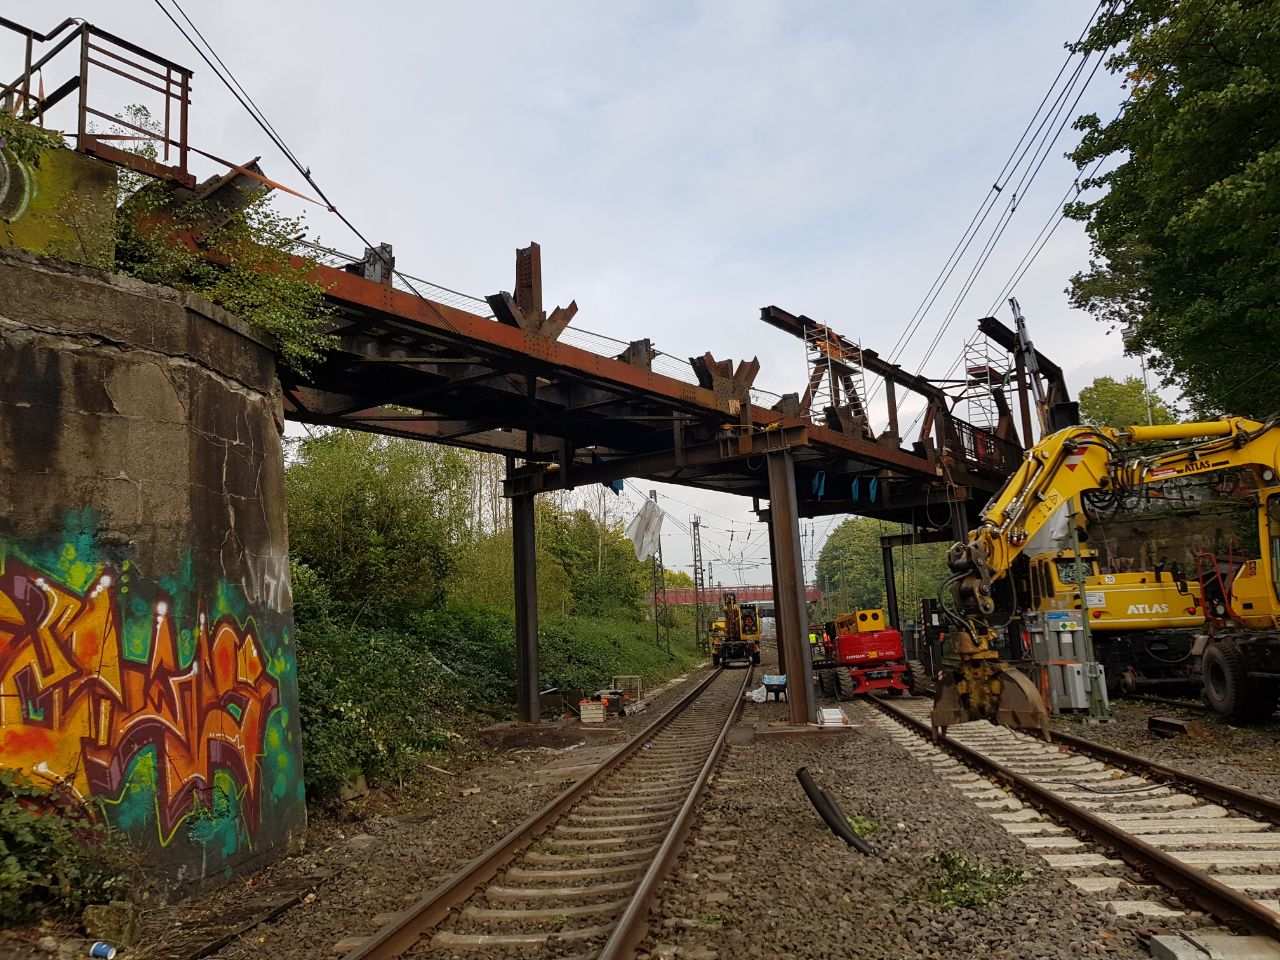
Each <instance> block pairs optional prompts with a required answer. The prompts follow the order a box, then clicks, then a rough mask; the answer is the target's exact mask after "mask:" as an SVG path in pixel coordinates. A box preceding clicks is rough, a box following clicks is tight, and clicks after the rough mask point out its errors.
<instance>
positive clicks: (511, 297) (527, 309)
mask: <svg viewBox="0 0 1280 960" xmlns="http://www.w3.org/2000/svg"><path fill="white" fill-rule="evenodd" d="M485 300H486V301H487V302H488V304H489V309H491V310H492V311H493V315H494V316H495V317H497V318H498V320H499V321H500V322H502V323H505V324H507V325H508V326H511V327H518V328H519V329H521V330H523V331H524V332H525V333H528V334H532V335H533V336H536V337H545V338H546V339H547V340H556V339H559V337H560V334H562V333H563V332H564V328H565V327H567V326H568V325H569V321H570V320H572V319H573V318H574V317H575V316H576V315H577V313H578V302H577V301H576V300H571V301H570V302H569V305H568V306H567V307H556V308H555V309H554V310H552V311H551V314H550V316H548V315H547V312H546V311H545V310H543V309H542V248H541V247H540V246H538V244H536V243H530V244H529V246H527V247H520V248H518V249H517V250H516V283H515V293H514V294H510V293H507V292H506V291H502V292H500V293H495V294H492V295H491V296H488V297H485Z"/></svg>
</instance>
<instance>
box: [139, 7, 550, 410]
mask: <svg viewBox="0 0 1280 960" xmlns="http://www.w3.org/2000/svg"><path fill="white" fill-rule="evenodd" d="M154 2H155V5H156V6H157V7H158V8H159V9H160V12H161V13H163V14H164V15H165V17H167V18H168V20H169V22H170V23H172V24H173V25H174V27H175V28H176V29H177V31H178V33H180V34H181V35H182V37H183V39H185V40H186V41H187V43H189V44H190V45H191V48H192V49H193V50H195V52H196V53H197V54H198V55H199V56H200V59H201V60H203V61H204V62H205V64H206V65H207V66H208V67H209V69H210V70H211V71H212V72H213V74H214V76H216V77H217V78H218V79H219V80H220V81H221V82H222V84H223V86H225V87H226V88H227V90H228V91H229V92H230V93H231V95H232V97H234V98H235V100H236V102H237V103H239V104H240V106H241V107H243V108H244V109H245V111H246V112H247V113H248V114H249V116H250V117H252V118H253V120H254V122H255V123H257V125H258V126H259V127H260V128H261V130H262V132H263V133H265V134H266V135H267V138H268V139H269V140H270V141H271V142H272V143H273V144H274V145H275V147H276V149H278V150H279V151H280V152H281V153H282V154H283V155H284V157H285V159H287V160H288V161H289V163H290V164H291V165H292V166H293V168H294V169H295V170H296V171H297V172H298V173H299V174H300V175H301V176H302V178H303V179H304V180H306V181H307V183H309V184H310V185H311V188H312V189H313V190H315V192H316V195H317V196H318V197H319V198H320V199H321V200H322V201H323V202H324V205H325V206H326V207H327V208H328V210H329V212H330V213H332V214H333V215H334V216H336V217H337V218H338V219H339V220H340V221H341V222H342V223H343V225H345V226H346V227H347V229H349V230H350V231H351V232H352V233H354V234H355V235H356V237H357V238H358V239H359V240H360V241H361V243H363V244H364V246H365V249H366V250H369V251H372V253H373V255H374V256H376V257H378V259H379V260H381V261H382V263H383V266H385V267H386V269H387V271H388V272H389V273H391V274H392V275H394V276H396V277H398V278H399V279H400V282H401V283H402V284H404V286H405V288H406V289H407V290H408V291H409V292H410V293H412V294H413V295H414V296H415V297H417V298H418V299H419V300H421V301H422V302H423V303H424V304H425V305H426V307H427V309H429V310H430V311H431V312H432V313H433V314H434V315H435V316H436V318H437V319H438V320H439V321H440V323H441V324H442V325H443V326H444V327H445V328H446V329H448V330H450V331H452V332H454V333H460V331H459V330H458V328H457V327H456V326H454V325H453V323H452V322H450V320H449V318H448V317H446V316H445V315H444V314H443V313H442V312H441V311H440V310H439V308H438V307H437V306H436V305H435V303H434V302H433V301H431V300H429V299H427V297H425V296H423V294H422V292H421V291H420V290H419V289H418V288H417V287H416V286H415V285H414V283H413V280H412V278H410V277H408V276H407V275H406V274H404V273H403V272H402V271H400V270H397V269H396V267H395V263H394V261H392V260H390V259H388V257H387V255H386V254H385V253H383V252H382V250H381V248H379V247H375V246H374V245H373V243H372V242H371V241H370V240H369V238H368V237H366V236H365V235H364V233H363V232H361V230H360V229H359V228H358V227H357V226H356V225H355V224H354V223H352V222H351V220H349V219H348V218H347V216H346V215H345V214H343V213H342V211H340V210H339V209H338V208H337V207H336V206H335V205H334V204H333V201H331V200H330V199H329V197H328V196H327V195H326V194H325V192H324V190H323V189H321V187H320V184H319V183H317V182H316V179H315V177H313V176H312V175H311V168H310V167H309V166H305V165H304V164H303V163H302V161H301V160H300V159H299V158H298V156H297V155H296V154H295V153H294V152H293V150H291V149H290V148H289V145H288V144H287V143H285V141H284V138H283V137H282V136H280V134H279V133H277V132H276V129H275V127H274V126H273V125H272V124H271V122H270V121H269V120H268V119H267V117H266V114H264V113H263V112H262V111H261V110H260V109H259V108H258V106H257V104H256V103H254V101H253V100H252V99H251V98H250V97H249V94H248V93H247V92H245V93H243V95H242V94H241V92H240V91H244V86H243V84H241V83H240V81H239V80H237V79H236V77H235V74H234V73H233V72H232V71H231V69H230V68H229V67H227V66H226V64H225V62H224V61H223V60H222V58H221V57H220V56H218V53H217V51H216V50H214V48H213V45H212V44H210V43H209V41H208V40H206V39H205V37H204V34H202V33H201V32H200V30H199V28H197V27H196V25H195V24H194V23H193V22H192V20H191V18H190V17H189V16H187V13H186V11H184V10H183V9H182V7H181V5H180V4H179V3H178V0H169V2H170V3H172V4H173V6H174V8H175V9H176V10H177V11H178V12H179V13H180V14H181V15H182V19H183V20H185V21H186V22H187V23H189V24H191V29H192V30H193V31H194V32H195V34H196V35H197V36H198V37H199V38H200V40H201V41H202V42H203V43H204V44H205V46H206V47H207V48H208V51H209V52H208V54H206V53H205V51H204V50H203V49H201V47H200V44H198V43H196V41H195V40H194V39H193V38H192V36H191V34H189V33H188V32H187V31H186V30H185V29H184V28H183V26H182V24H180V23H179V22H178V21H177V19H175V18H174V16H173V14H172V13H170V12H169V10H168V9H167V8H166V7H165V6H164V3H163V2H162V0H154ZM210 56H212V57H213V60H211V59H210ZM215 60H216V61H217V63H218V64H221V66H222V68H221V69H219V67H217V66H215V65H214V61H215ZM223 71H225V75H224V73H223ZM498 376H500V377H501V378H502V379H503V380H505V381H506V382H507V383H508V384H509V385H510V386H511V387H512V388H513V389H515V390H517V391H521V392H523V389H522V387H521V385H519V384H517V383H516V382H515V381H514V380H513V379H512V378H511V375H510V374H507V373H501V372H500V373H499V374H498ZM528 400H529V401H530V403H532V404H533V405H534V406H535V407H537V408H538V409H539V410H540V411H541V412H543V413H544V414H547V415H548V416H550V415H551V414H552V411H550V410H548V409H547V408H546V406H545V405H544V404H543V403H542V402H541V401H539V400H538V398H537V397H536V396H533V395H530V396H528Z"/></svg>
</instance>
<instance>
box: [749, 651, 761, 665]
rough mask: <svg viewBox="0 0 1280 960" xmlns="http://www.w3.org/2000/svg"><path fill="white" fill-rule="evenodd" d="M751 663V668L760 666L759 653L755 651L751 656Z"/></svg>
mask: <svg viewBox="0 0 1280 960" xmlns="http://www.w3.org/2000/svg"><path fill="white" fill-rule="evenodd" d="M751 663H752V665H753V666H756V667H758V666H760V651H758V650H757V651H756V652H755V653H753V654H752V655H751Z"/></svg>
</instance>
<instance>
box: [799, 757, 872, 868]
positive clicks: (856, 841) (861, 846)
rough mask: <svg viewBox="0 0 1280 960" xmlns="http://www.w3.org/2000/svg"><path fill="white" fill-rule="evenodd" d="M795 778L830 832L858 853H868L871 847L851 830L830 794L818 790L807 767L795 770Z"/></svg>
mask: <svg viewBox="0 0 1280 960" xmlns="http://www.w3.org/2000/svg"><path fill="white" fill-rule="evenodd" d="M796 779H797V780H799V781H800V786H801V788H802V789H803V790H804V792H805V796H807V797H808V798H809V802H810V803H811V804H813V809H815V810H817V811H818V816H820V817H822V820H823V822H824V823H826V825H827V827H828V828H830V830H831V832H832V833H834V834H835V835H836V836H837V837H839V838H840V839H841V840H843V841H844V842H845V843H846V844H848V845H849V846H851V847H853V849H855V850H857V851H858V852H859V853H863V854H870V853H871V847H870V846H869V845H868V844H867V841H865V840H863V839H862V838H861V837H860V836H858V835H857V834H856V833H854V832H853V828H852V827H850V826H849V821H848V820H847V819H845V816H844V814H843V813H842V812H841V811H840V808H839V807H838V806H837V805H836V803H835V801H834V800H832V799H831V795H830V794H829V793H827V792H826V791H825V790H820V789H819V788H818V786H817V784H815V783H814V782H813V777H811V776H810V775H809V768H808V767H801V768H800V769H799V770H797V771H796Z"/></svg>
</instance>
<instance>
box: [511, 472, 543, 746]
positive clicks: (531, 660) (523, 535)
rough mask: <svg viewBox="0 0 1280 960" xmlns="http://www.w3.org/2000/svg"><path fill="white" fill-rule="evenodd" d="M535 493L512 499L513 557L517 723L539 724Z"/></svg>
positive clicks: (520, 495)
mask: <svg viewBox="0 0 1280 960" xmlns="http://www.w3.org/2000/svg"><path fill="white" fill-rule="evenodd" d="M533 496H534V495H533V494H531V493H525V494H519V495H517V496H514V497H512V498H511V539H512V546H513V549H512V554H513V556H514V557H515V580H516V720H517V721H518V722H520V723H537V722H538V718H539V715H540V713H541V710H540V707H539V703H538V575H537V552H536V549H535V543H534V535H535V534H534V525H533Z"/></svg>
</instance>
